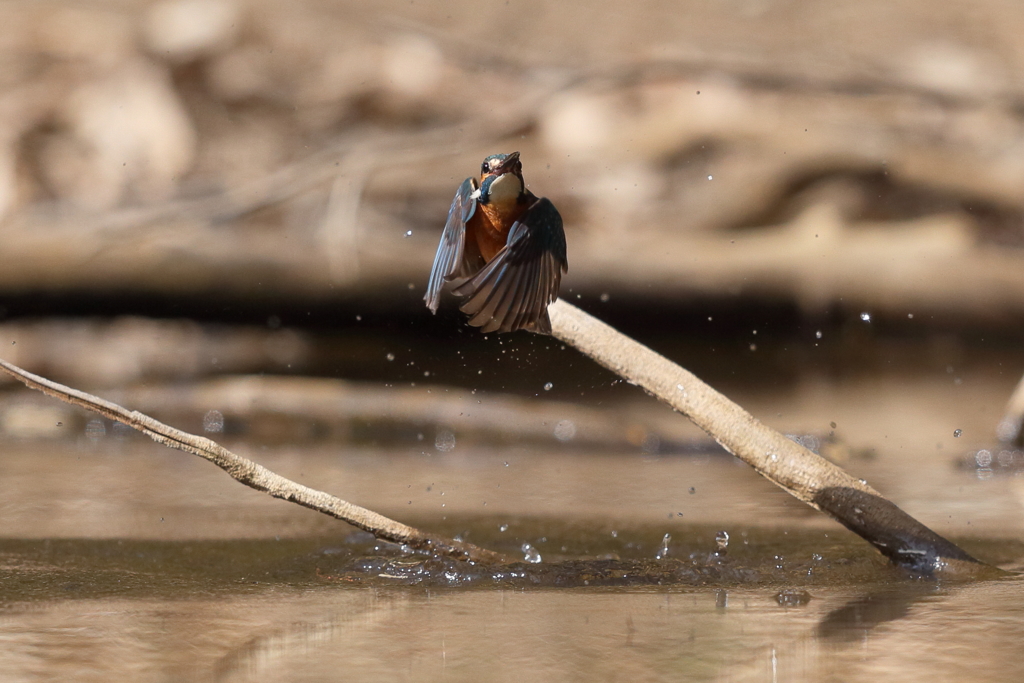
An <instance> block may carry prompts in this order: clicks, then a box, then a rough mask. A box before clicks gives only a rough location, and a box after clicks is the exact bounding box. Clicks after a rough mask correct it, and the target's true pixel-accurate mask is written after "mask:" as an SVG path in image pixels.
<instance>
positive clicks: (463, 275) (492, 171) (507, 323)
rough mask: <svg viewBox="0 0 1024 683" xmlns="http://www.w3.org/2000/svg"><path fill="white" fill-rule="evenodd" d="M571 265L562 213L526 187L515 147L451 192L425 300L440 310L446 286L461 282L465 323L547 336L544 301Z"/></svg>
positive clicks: (489, 329)
mask: <svg viewBox="0 0 1024 683" xmlns="http://www.w3.org/2000/svg"><path fill="white" fill-rule="evenodd" d="M568 269H569V263H568V261H567V260H566V256H565V232H564V231H563V230H562V216H561V215H560V214H559V213H558V210H557V209H555V206H554V204H552V203H551V201H550V200H549V199H547V198H546V197H539V198H538V197H537V196H536V195H534V194H533V193H532V192H530V191H529V190H528V189H526V184H525V183H524V182H523V164H522V162H520V161H519V152H512V153H511V154H492V155H491V156H489V157H487V158H486V159H484V162H483V164H482V165H481V166H480V178H479V179H477V178H472V177H470V178H466V179H465V180H464V181H462V184H461V185H460V186H459V189H458V191H457V192H456V193H455V199H453V200H452V206H451V208H450V209H449V210H448V221H447V222H446V223H445V226H444V232H443V233H441V243H440V244H439V245H438V247H437V254H436V255H435V256H434V268H433V270H431V271H430V280H429V282H428V284H427V293H426V295H425V296H424V297H423V300H424V301H426V303H427V308H429V309H430V310H431V312H433V313H437V307H438V304H439V303H440V300H441V288H442V287H443V286H444V283H445V282H450V281H453V280H459V282H457V283H456V286H455V288H454V289H453V290H452V293H454V294H455V295H456V296H458V297H461V298H464V299H465V302H464V303H463V304H462V305H461V306H460V307H459V310H461V311H462V312H463V313H466V314H467V315H469V324H470V325H473V326H474V327H479V328H481V331H483V332H514V331H516V330H531V331H534V332H541V333H544V334H551V320H550V319H549V318H548V305H549V304H550V303H552V302H553V301H554V300H555V299H557V298H558V287H559V284H561V281H562V273H564V272H566V271H567V270H568Z"/></svg>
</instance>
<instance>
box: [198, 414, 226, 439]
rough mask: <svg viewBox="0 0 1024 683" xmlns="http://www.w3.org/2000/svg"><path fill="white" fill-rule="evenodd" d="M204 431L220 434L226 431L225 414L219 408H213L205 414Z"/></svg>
mask: <svg viewBox="0 0 1024 683" xmlns="http://www.w3.org/2000/svg"><path fill="white" fill-rule="evenodd" d="M203 431H204V432H210V433H213V434H220V433H221V432H223V431H224V415H223V414H221V412H220V411H219V410H211V411H209V412H208V413H206V415H204V416H203Z"/></svg>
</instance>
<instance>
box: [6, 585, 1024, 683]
mask: <svg viewBox="0 0 1024 683" xmlns="http://www.w3.org/2000/svg"><path fill="white" fill-rule="evenodd" d="M1020 589H1021V586H1020V585H1019V583H1018V582H1002V583H988V584H982V585H976V586H967V587H961V588H948V589H941V588H940V589H935V588H931V589H921V588H919V587H912V588H910V589H909V590H908V591H906V592H902V593H901V592H900V591H896V590H893V591H889V592H886V593H871V594H861V593H858V592H857V591H856V590H854V589H850V588H846V589H818V590H815V591H814V594H813V599H812V600H810V601H809V602H807V603H806V604H803V605H800V606H795V607H794V606H785V605H780V604H779V603H778V602H777V601H776V600H775V599H774V597H773V593H772V591H768V590H751V589H740V590H729V591H717V592H715V591H692V590H690V591H687V590H666V589H661V590H657V591H652V590H634V591H622V590H607V589H575V590H561V591H559V590H536V591H525V592H524V591H520V590H497V591H495V590H490V591H424V590H410V589H391V590H387V589H380V588H375V589H369V588H345V587H337V586H330V587H319V588H291V587H287V586H269V587H263V588H253V589H252V590H249V591H239V592H236V593H231V594H225V595H193V596H191V597H190V598H189V599H167V598H115V599H103V600H98V599H81V600H75V599H64V600H53V601H48V602H45V603H42V604H28V605H26V604H21V605H9V606H7V607H6V609H4V611H3V613H2V616H0V643H2V645H3V646H2V648H0V675H2V676H3V678H4V679H5V680H43V679H45V680H56V679H62V678H74V679H75V680H96V681H100V680H134V681H150V680H152V681H156V680H218V681H270V680H274V681H277V680H287V681H342V680H352V679H353V678H355V679H356V680H423V681H441V680H451V681H470V680H478V681H479V680H482V681H523V680H531V681H566V680H590V679H594V680H629V681H676V680H694V681H830V680H834V681H875V680H879V679H884V678H890V679H895V680H906V681H937V680H970V681H1006V680H1019V679H1020V676H1021V675H1022V674H1024V663H1022V661H1021V660H1020V658H1019V657H1017V656H1016V654H1015V653H1016V651H1017V648H1018V645H1019V643H1020V640H1021V638H1022V637H1024V625H1022V622H1021V620H1020V619H1019V614H1020V612H1021V610H1022V609H1024V597H1022V596H1024V592H1022V591H1021V590H1020ZM865 605H878V606H879V607H878V608H877V609H875V608H873V607H867V608H865ZM982 653H985V654H984V656H982ZM43 672H45V673H43Z"/></svg>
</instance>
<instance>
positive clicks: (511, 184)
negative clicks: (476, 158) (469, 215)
mask: <svg viewBox="0 0 1024 683" xmlns="http://www.w3.org/2000/svg"><path fill="white" fill-rule="evenodd" d="M525 190H526V184H525V183H524V182H523V164H522V162H520V161H519V152H512V153H511V154H492V155H491V156H489V157H487V158H486V159H484V163H483V164H481V166H480V190H479V192H480V197H479V200H480V203H481V204H490V203H492V202H493V203H496V204H507V203H510V202H514V201H517V200H518V199H519V197H520V195H522V194H523V192H524V191H525Z"/></svg>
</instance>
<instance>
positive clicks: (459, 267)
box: [423, 178, 482, 313]
mask: <svg viewBox="0 0 1024 683" xmlns="http://www.w3.org/2000/svg"><path fill="white" fill-rule="evenodd" d="M476 188H477V181H476V179H475V178H466V179H465V180H464V181H462V184H461V185H459V189H458V191H457V192H456V193H455V199H453V200H452V205H451V208H450V209H448V221H447V222H446V223H445V224H444V232H442V233H441V243H440V244H439V245H438V246H437V254H436V255H435V256H434V267H433V269H432V270H431V271H430V280H429V281H428V282H427V293H426V295H424V297H423V300H424V301H426V302H427V308H429V309H430V310H431V311H432V312H434V313H437V306H438V304H439V303H440V301H441V288H442V287H444V283H445V281H447V280H451V279H452V278H453V277H467V276H469V275H472V273H473V272H475V271H474V266H476V267H477V268H479V265H480V264H479V263H477V262H478V261H481V260H482V259H481V258H480V255H479V252H478V251H477V250H476V245H475V244H473V245H471V247H470V249H469V250H467V249H466V223H467V222H468V221H469V219H470V218H472V217H473V214H474V213H475V212H476V200H475V199H473V197H472V194H473V192H475V191H476Z"/></svg>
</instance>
